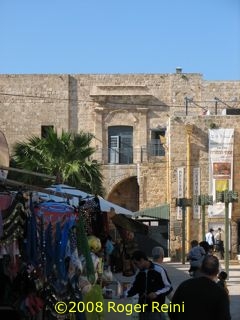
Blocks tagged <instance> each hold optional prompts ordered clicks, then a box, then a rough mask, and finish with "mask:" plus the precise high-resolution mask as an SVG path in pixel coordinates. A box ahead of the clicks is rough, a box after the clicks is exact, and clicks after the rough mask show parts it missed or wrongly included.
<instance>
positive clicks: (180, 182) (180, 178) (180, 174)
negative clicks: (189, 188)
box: [177, 168, 185, 220]
mask: <svg viewBox="0 0 240 320" xmlns="http://www.w3.org/2000/svg"><path fill="white" fill-rule="evenodd" d="M184 194H185V185H184V168H178V169H177V195H178V198H184ZM177 220H182V208H181V207H177Z"/></svg>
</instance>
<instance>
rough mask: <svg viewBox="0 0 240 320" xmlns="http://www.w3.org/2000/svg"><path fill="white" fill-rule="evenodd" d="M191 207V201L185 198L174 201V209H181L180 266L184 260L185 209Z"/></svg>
mask: <svg viewBox="0 0 240 320" xmlns="http://www.w3.org/2000/svg"><path fill="white" fill-rule="evenodd" d="M191 206H192V199H187V198H177V199H176V207H181V208H182V264H185V259H186V250H185V245H186V232H185V228H186V208H187V207H191Z"/></svg>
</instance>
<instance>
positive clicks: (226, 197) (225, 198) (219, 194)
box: [216, 190, 238, 275]
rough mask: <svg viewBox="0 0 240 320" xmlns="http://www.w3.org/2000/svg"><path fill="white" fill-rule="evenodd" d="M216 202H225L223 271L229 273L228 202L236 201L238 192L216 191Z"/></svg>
mask: <svg viewBox="0 0 240 320" xmlns="http://www.w3.org/2000/svg"><path fill="white" fill-rule="evenodd" d="M216 202H224V203H225V219H224V228H225V232H224V235H225V237H224V247H225V250H224V251H225V252H224V265H225V272H226V273H227V274H228V275H229V203H233V202H238V193H237V192H236V191H228V190H225V191H216Z"/></svg>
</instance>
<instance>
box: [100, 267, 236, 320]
mask: <svg viewBox="0 0 240 320" xmlns="http://www.w3.org/2000/svg"><path fill="white" fill-rule="evenodd" d="M221 265H222V268H223V266H224V263H223V261H221ZM164 266H165V268H166V269H167V271H168V274H169V277H170V279H171V281H172V284H173V287H174V289H176V288H177V286H178V285H179V284H180V283H181V282H182V281H184V280H186V279H189V274H188V269H189V264H188V263H186V264H185V265H183V264H181V263H173V262H165V263H164ZM223 269H224V268H223ZM115 277H116V279H117V280H118V281H120V282H131V281H132V280H133V277H123V276H122V275H121V274H120V273H118V274H116V275H115ZM227 285H228V289H229V293H230V303H231V304H230V308H231V315H232V320H238V319H239V314H240V264H239V263H237V262H236V261H234V262H233V263H230V267H229V280H228V281H227ZM123 300H124V301H123ZM118 302H119V303H131V301H127V299H118ZM113 316H114V320H118V319H119V320H120V319H121V320H122V319H125V318H126V319H136V317H134V315H133V316H132V317H130V316H125V315H124V313H115V314H114V315H113V314H108V313H107V314H106V319H113V318H112V317H113Z"/></svg>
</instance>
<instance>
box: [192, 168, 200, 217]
mask: <svg viewBox="0 0 240 320" xmlns="http://www.w3.org/2000/svg"><path fill="white" fill-rule="evenodd" d="M199 195H200V168H193V197H196V198H197V197H198V196H199ZM193 219H200V206H199V205H198V204H194V205H193Z"/></svg>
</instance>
